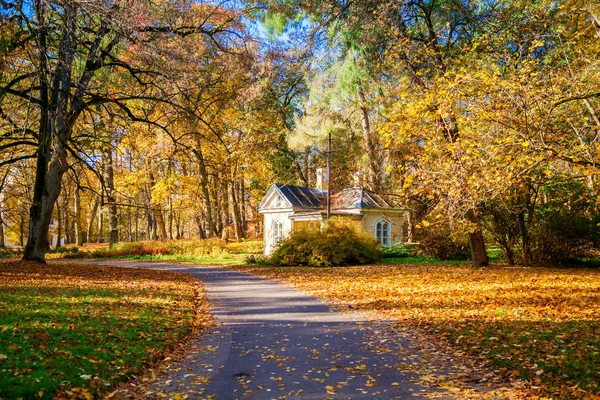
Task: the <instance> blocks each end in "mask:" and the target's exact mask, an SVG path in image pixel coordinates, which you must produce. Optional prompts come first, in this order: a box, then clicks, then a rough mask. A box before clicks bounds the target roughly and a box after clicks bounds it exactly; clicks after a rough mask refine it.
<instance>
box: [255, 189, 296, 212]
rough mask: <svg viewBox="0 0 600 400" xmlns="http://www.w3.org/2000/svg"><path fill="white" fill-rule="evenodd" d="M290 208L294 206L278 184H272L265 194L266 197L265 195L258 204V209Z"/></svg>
mask: <svg viewBox="0 0 600 400" xmlns="http://www.w3.org/2000/svg"><path fill="white" fill-rule="evenodd" d="M289 208H292V203H290V202H289V201H288V200H287V199H286V198H285V196H284V195H283V193H281V191H280V190H279V187H277V185H273V186H271V188H270V189H269V190H268V191H267V194H265V197H263V199H262V200H261V202H260V204H259V205H258V211H264V210H278V209H282V210H283V209H289Z"/></svg>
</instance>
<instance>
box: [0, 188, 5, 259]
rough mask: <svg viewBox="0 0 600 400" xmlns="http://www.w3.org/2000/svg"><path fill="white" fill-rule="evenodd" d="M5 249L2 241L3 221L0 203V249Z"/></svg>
mask: <svg viewBox="0 0 600 400" xmlns="http://www.w3.org/2000/svg"><path fill="white" fill-rule="evenodd" d="M0 200H1V199H0ZM5 247H6V242H5V240H4V219H3V218H2V204H1V203H0V248H2V249H3V248H5Z"/></svg>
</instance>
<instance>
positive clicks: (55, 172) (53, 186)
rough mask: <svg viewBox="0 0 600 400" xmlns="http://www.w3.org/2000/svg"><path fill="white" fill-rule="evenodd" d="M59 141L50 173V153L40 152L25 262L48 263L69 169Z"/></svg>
mask: <svg viewBox="0 0 600 400" xmlns="http://www.w3.org/2000/svg"><path fill="white" fill-rule="evenodd" d="M44 134H46V133H44ZM47 135H48V136H50V133H49V132H48V133H47ZM55 142H56V143H55V144H54V151H53V153H52V157H51V161H50V167H49V168H48V173H47V174H46V164H45V160H46V159H47V158H46V156H47V154H46V151H45V150H44V149H43V148H42V149H39V150H38V159H37V168H36V177H35V185H34V194H33V202H32V204H31V207H30V209H29V234H28V237H27V245H26V246H25V252H24V254H23V260H26V261H37V262H41V263H46V260H45V255H46V251H47V246H48V230H49V228H50V222H51V221H52V211H53V209H54V204H55V203H56V200H57V199H58V195H59V194H60V188H61V183H62V177H63V175H64V173H65V172H66V170H67V153H66V149H65V147H64V146H63V144H62V142H61V141H60V140H56V141H55ZM41 147H43V146H42V145H41ZM48 148H49V146H48Z"/></svg>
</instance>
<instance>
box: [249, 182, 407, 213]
mask: <svg viewBox="0 0 600 400" xmlns="http://www.w3.org/2000/svg"><path fill="white" fill-rule="evenodd" d="M273 192H277V194H278V195H280V196H281V197H283V199H284V200H285V201H286V202H287V203H288V204H290V205H291V206H292V207H294V208H301V209H308V210H311V209H312V210H315V211H319V210H324V209H325V208H326V207H327V198H326V197H327V193H326V192H322V191H320V190H318V189H315V188H307V187H301V186H292V185H278V184H274V185H273V186H271V189H269V191H268V192H267V194H266V195H265V197H264V199H263V200H262V201H261V202H260V204H259V206H258V209H259V210H261V209H265V206H267V199H268V198H272V197H271V196H273V195H274V193H273ZM365 208H372V209H373V208H384V209H392V208H404V207H402V206H400V205H398V204H393V203H392V202H391V201H390V200H386V199H384V198H383V197H382V196H380V195H379V194H377V193H375V192H371V191H369V190H367V189H364V188H362V187H353V188H347V189H343V190H340V191H338V192H334V193H332V194H331V210H332V211H336V210H340V211H343V210H357V209H358V210H360V209H365ZM298 211H299V210H297V212H298Z"/></svg>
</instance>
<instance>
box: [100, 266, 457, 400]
mask: <svg viewBox="0 0 600 400" xmlns="http://www.w3.org/2000/svg"><path fill="white" fill-rule="evenodd" d="M101 263H102V264H111V265H122V266H135V267H143V268H153V269H164V270H169V271H175V272H183V273H188V274H191V275H193V276H195V277H197V278H199V279H200V280H201V281H202V282H203V283H204V285H205V288H206V291H207V295H208V298H209V300H210V302H211V305H212V313H213V315H214V317H215V319H216V320H217V322H218V323H217V325H216V326H215V327H214V328H213V329H211V330H209V331H208V332H205V333H204V334H203V335H202V336H201V337H200V338H196V339H193V340H192V341H191V342H190V344H189V349H188V351H187V354H186V356H185V357H184V358H183V359H182V360H178V361H173V362H172V364H168V363H167V365H166V366H165V368H163V370H162V371H161V372H160V373H159V375H158V376H157V379H156V380H155V382H154V383H153V384H152V386H151V387H149V388H148V390H147V392H146V395H147V396H148V397H154V398H183V397H187V398H189V399H217V400H228V399H398V398H402V399H404V398H411V397H417V396H424V395H427V394H431V393H432V389H430V388H427V387H423V386H420V385H419V384H418V383H417V380H416V379H415V378H416V375H415V374H414V373H411V372H404V371H403V370H405V368H402V367H403V364H406V362H407V361H406V357H402V354H405V352H406V350H407V347H408V343H406V341H404V340H403V338H401V337H400V338H398V337H396V338H395V339H394V340H393V341H392V342H393V343H391V342H390V341H389V337H385V338H384V337H383V336H380V335H379V333H378V332H379V330H380V328H381V326H380V325H379V324H380V323H373V322H368V321H367V320H366V319H365V318H364V317H363V316H362V315H361V314H360V313H357V312H352V313H340V312H336V311H334V310H332V309H331V308H330V307H329V306H327V304H325V303H323V302H322V301H320V300H317V299H315V298H314V297H311V296H308V295H306V294H304V293H302V292H300V291H298V290H296V289H293V288H290V287H288V286H286V285H283V284H281V283H278V282H275V281H273V280H268V279H263V278H259V277H256V276H253V275H249V274H244V273H239V272H234V271H230V270H227V269H223V268H218V267H208V266H190V265H181V264H162V263H160V264H158V263H143V262H101ZM384 343H385V346H383V344H384ZM437 394H438V395H442V397H445V398H451V396H444V394H442V393H437ZM180 396H181V397H180Z"/></svg>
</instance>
